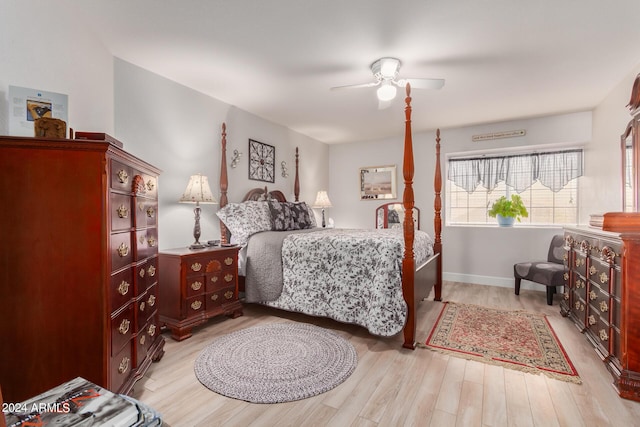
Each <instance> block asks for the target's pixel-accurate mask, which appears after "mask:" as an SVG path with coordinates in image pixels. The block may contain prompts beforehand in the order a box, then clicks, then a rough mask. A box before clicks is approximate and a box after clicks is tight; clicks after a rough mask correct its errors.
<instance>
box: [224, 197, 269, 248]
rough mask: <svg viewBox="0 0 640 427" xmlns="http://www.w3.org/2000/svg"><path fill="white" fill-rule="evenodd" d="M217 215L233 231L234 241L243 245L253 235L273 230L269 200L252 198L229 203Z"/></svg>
mask: <svg viewBox="0 0 640 427" xmlns="http://www.w3.org/2000/svg"><path fill="white" fill-rule="evenodd" d="M216 215H218V218H220V220H221V221H222V222H223V223H224V225H225V226H226V227H227V228H228V229H229V231H231V237H232V238H233V241H234V242H235V243H237V244H239V245H241V246H244V245H246V244H247V240H249V237H250V236H251V235H253V234H255V233H259V232H260V231H269V230H271V214H270V212H269V205H268V204H267V202H257V201H251V200H250V201H246V202H242V203H229V204H227V205H226V206H225V207H223V208H222V209H220V210H219V211H218V212H217V213H216Z"/></svg>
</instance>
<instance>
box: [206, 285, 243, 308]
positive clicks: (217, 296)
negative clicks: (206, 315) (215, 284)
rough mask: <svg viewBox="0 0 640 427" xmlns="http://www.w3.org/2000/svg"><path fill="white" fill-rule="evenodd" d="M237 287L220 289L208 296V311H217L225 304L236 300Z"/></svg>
mask: <svg viewBox="0 0 640 427" xmlns="http://www.w3.org/2000/svg"><path fill="white" fill-rule="evenodd" d="M235 296H236V292H235V287H229V288H223V289H219V290H218V291H216V292H212V293H210V294H207V295H206V302H207V307H206V309H207V311H211V310H216V309H218V308H219V307H221V306H222V305H223V304H227V303H229V302H232V301H235V300H236V297H235Z"/></svg>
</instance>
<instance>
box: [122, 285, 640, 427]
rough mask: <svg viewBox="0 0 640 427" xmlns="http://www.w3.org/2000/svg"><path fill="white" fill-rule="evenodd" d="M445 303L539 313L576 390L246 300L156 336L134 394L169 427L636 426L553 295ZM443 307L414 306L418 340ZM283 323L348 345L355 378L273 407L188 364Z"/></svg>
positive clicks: (487, 292) (470, 289) (470, 291)
mask: <svg viewBox="0 0 640 427" xmlns="http://www.w3.org/2000/svg"><path fill="white" fill-rule="evenodd" d="M443 300H446V301H453V302H459V303H468V304H479V305H486V306H492V307H498V308H508V309H524V310H528V311H531V312H537V313H542V314H545V315H546V316H547V318H548V319H549V323H550V324H551V326H552V328H553V329H554V331H555V332H556V334H557V336H558V339H559V340H560V342H561V343H562V345H563V347H564V348H565V350H566V352H567V354H568V355H569V357H570V359H571V360H572V362H573V363H574V365H575V367H576V369H577V370H578V373H579V374H580V377H581V378H582V381H583V384H581V385H578V384H570V383H567V382H563V381H559V380H555V379H550V378H547V377H544V376H542V375H534V374H526V373H522V372H519V371H514V370H511V369H507V368H504V367H502V366H495V365H485V364H482V363H480V362H471V361H466V360H464V359H460V358H457V357H454V356H450V355H443V354H441V353H438V352H435V351H432V350H427V349H424V348H417V349H416V350H414V351H411V350H406V349H402V348H401V344H402V337H401V336H396V337H392V338H380V337H375V336H372V335H370V334H368V333H367V331H366V330H364V329H363V328H360V327H358V326H354V325H345V324H341V323H338V322H334V321H332V320H330V319H323V318H313V317H309V316H305V315H300V314H295V313H287V312H283V311H280V310H276V309H272V308H268V307H263V306H259V305H255V304H250V305H247V306H246V307H245V310H244V311H245V315H244V316H241V317H239V318H237V319H228V318H226V317H220V318H216V319H211V320H210V321H209V322H207V323H206V324H205V325H203V326H201V327H198V328H194V330H193V336H192V337H191V338H189V339H186V340H184V341H181V342H176V341H173V340H172V339H171V338H170V337H169V334H168V333H166V332H163V334H164V336H165V338H166V340H167V343H166V346H165V352H166V354H165V356H164V357H163V359H162V360H161V361H160V362H159V363H154V364H152V366H151V367H150V368H149V370H148V371H147V373H146V375H145V377H144V378H143V379H142V380H141V381H139V382H138V383H137V384H136V386H135V389H134V393H133V396H134V397H136V398H138V399H140V400H141V401H143V402H146V403H148V404H149V405H151V406H152V407H153V408H154V409H156V410H158V411H159V412H160V413H161V414H162V415H163V418H164V420H165V421H166V423H167V424H168V425H169V426H171V427H180V426H223V425H227V426H240V425H251V426H253V427H268V426H272V425H273V426H276V425H277V426H298V425H304V426H342V425H345V426H350V425H354V426H367V427H369V426H376V425H377V426H381V427H382V426H384V427H386V426H396V425H405V426H425V425H432V426H438V427H440V426H455V425H483V426H487V427H491V426H505V425H513V426H515V425H525V426H526V425H534V424H535V425H560V426H627V425H638V420H639V419H640V403H638V402H633V401H629V400H625V399H621V398H620V397H619V396H618V395H617V393H616V392H615V390H614V388H613V387H612V385H611V383H612V377H611V375H610V374H609V372H608V371H607V369H606V368H605V366H604V364H603V363H602V362H601V361H600V359H599V358H598V356H597V355H596V353H595V351H594V350H593V348H591V347H590V345H589V343H588V342H587V340H586V338H585V337H584V335H583V334H581V333H580V332H579V331H578V330H577V329H576V328H575V326H573V323H572V322H571V321H570V320H568V319H565V318H563V317H562V316H561V315H560V313H559V307H558V300H559V296H556V301H555V302H554V305H552V306H549V305H547V304H546V298H545V293H544V289H541V290H540V291H532V290H524V289H523V290H522V291H521V292H520V295H519V296H516V295H514V293H513V288H500V287H491V286H481V285H470V284H465V283H457V282H445V284H444V287H443ZM442 307H443V304H442V303H441V302H435V301H424V302H423V303H421V304H420V306H419V308H418V325H417V334H418V338H419V339H420V341H424V340H426V337H427V336H428V334H429V332H430V331H431V328H432V326H433V324H434V322H435V320H436V318H437V317H438V315H439V314H440V311H441V309H442ZM287 321H295V322H307V323H311V324H315V325H317V326H321V327H326V328H329V329H332V330H334V331H335V332H336V333H338V334H340V335H341V336H343V337H344V338H346V339H348V340H349V341H350V342H351V343H352V344H353V345H354V347H355V349H356V352H357V354H358V366H357V368H356V370H355V371H354V372H353V374H352V375H351V376H350V377H349V378H347V380H346V381H345V382H344V383H342V384H340V385H338V386H337V387H336V388H334V389H333V390H330V391H328V392H326V393H324V394H321V395H318V396H314V397H311V398H308V399H303V400H300V401H296V402H288V403H282V404H272V405H263V404H252V403H248V402H243V401H239V400H235V399H231V398H228V397H225V396H221V395H218V394H216V393H214V392H212V391H210V390H208V389H207V388H206V387H204V386H203V385H202V384H200V382H199V381H198V380H197V378H196V377H195V374H194V371H193V364H194V362H195V360H196V358H197V357H198V355H199V354H200V352H201V351H202V350H203V349H204V348H205V347H206V346H207V345H209V344H210V343H211V342H212V341H213V340H214V339H215V338H216V337H219V336H221V335H224V334H227V333H229V332H233V331H235V330H239V329H243V328H246V327H250V326H254V325H257V324H261V323H265V322H287ZM478 414H480V415H478ZM479 417H480V418H479Z"/></svg>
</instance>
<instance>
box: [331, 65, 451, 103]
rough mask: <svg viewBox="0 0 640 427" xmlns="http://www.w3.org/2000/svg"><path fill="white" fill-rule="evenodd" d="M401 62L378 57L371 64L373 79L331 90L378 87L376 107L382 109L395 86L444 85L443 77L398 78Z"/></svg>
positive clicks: (425, 87) (421, 87)
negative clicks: (368, 81)
mask: <svg viewBox="0 0 640 427" xmlns="http://www.w3.org/2000/svg"><path fill="white" fill-rule="evenodd" d="M400 65H402V64H401V62H400V60H399V59H397V58H380V59H378V60H377V61H375V62H374V63H373V64H371V72H372V73H373V77H374V78H375V81H373V82H370V83H361V84H355V85H347V86H336V87H332V88H331V90H338V89H356V88H364V87H376V86H378V89H377V91H376V94H377V95H378V108H380V109H383V108H386V107H388V106H389V105H390V104H391V101H392V100H393V98H395V97H396V92H397V90H396V86H398V87H406V85H407V83H409V84H411V88H413V89H440V88H442V87H443V86H444V79H398V80H396V78H397V77H398V72H399V71H400Z"/></svg>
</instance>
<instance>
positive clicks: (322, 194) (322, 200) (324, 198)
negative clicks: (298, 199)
mask: <svg viewBox="0 0 640 427" xmlns="http://www.w3.org/2000/svg"><path fill="white" fill-rule="evenodd" d="M313 207H314V208H318V209H322V227H323V228H324V227H326V223H325V221H324V210H325V208H330V207H331V200H329V196H328V195H327V192H326V191H325V190H320V191H318V195H317V196H316V202H315V203H314V204H313Z"/></svg>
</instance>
